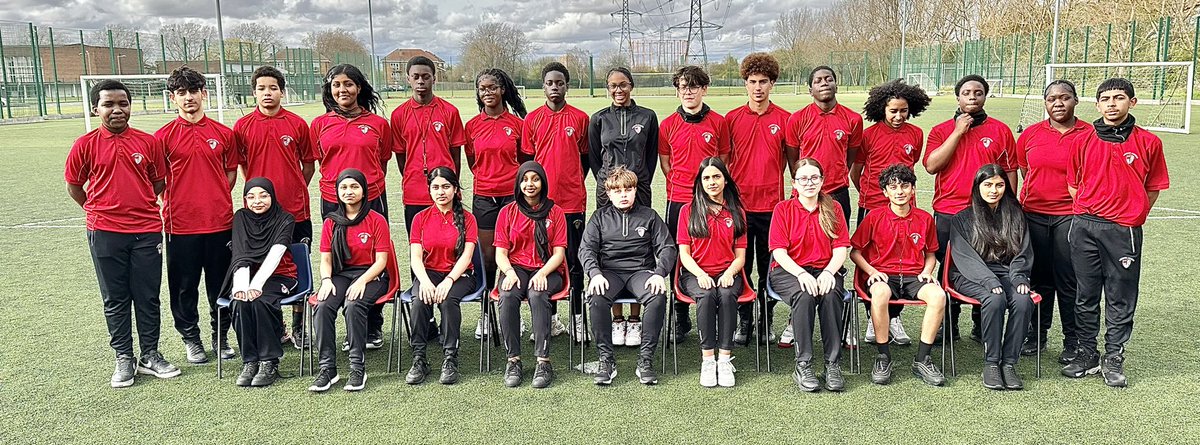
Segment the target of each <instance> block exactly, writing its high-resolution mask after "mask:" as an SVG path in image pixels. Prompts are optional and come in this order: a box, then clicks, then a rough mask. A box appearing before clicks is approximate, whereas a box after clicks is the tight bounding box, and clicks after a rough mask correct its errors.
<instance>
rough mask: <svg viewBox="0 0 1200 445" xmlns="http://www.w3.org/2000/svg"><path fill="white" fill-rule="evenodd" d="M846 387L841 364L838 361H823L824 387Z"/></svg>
mask: <svg viewBox="0 0 1200 445" xmlns="http://www.w3.org/2000/svg"><path fill="white" fill-rule="evenodd" d="M845 388H846V380H845V379H844V378H843V377H842V364H841V363H838V362H832V363H825V389H828V390H830V391H834V392H837V391H841V390H843V389H845Z"/></svg>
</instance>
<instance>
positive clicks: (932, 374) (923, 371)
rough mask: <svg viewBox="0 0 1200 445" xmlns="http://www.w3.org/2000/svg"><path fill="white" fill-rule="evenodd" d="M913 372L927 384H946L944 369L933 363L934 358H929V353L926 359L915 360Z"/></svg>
mask: <svg viewBox="0 0 1200 445" xmlns="http://www.w3.org/2000/svg"><path fill="white" fill-rule="evenodd" d="M912 372H913V375H915V376H917V377H920V378H921V381H923V382H925V384H926V385H930V386H942V385H945V384H946V376H945V375H943V374H942V371H940V370H938V369H937V366H934V365H933V359H931V358H929V356H928V355H927V356H925V359H924V360H921V361H919V362H913V364H912Z"/></svg>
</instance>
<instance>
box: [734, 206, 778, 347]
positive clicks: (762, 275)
mask: <svg viewBox="0 0 1200 445" xmlns="http://www.w3.org/2000/svg"><path fill="white" fill-rule="evenodd" d="M770 234H771V212H747V213H746V268H745V271H746V279H747V281H750V276H751V274H752V273H753V272H754V270H755V268H757V269H758V278H757V279H755V280H753V281H750V282H751V283H754V289H755V292H756V293H757V294H758V301H759V302H760V303H761V302H764V301H766V302H767V314H768V315H767V316H768V317H770V314H772V313H774V311H773V309H775V300H770V299H768V298H767V268H768V267H769V266H770V265H771V249H768V248H767V238H768V237H770ZM753 310H754V303H746V304H742V305H739V306H738V314H740V315H741V319H742V323H746V324H749V323H750V320H752V319H753V314H751V311H753ZM762 324H764V325H765V324H766V322H765V321H764V322H763V323H762ZM759 332H766V330H765V329H764V328H759Z"/></svg>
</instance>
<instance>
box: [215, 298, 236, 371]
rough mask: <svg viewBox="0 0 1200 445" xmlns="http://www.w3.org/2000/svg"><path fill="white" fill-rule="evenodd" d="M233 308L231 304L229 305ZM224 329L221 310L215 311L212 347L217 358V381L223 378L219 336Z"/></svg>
mask: <svg viewBox="0 0 1200 445" xmlns="http://www.w3.org/2000/svg"><path fill="white" fill-rule="evenodd" d="M230 306H231V307H232V306H233V303H230ZM223 330H224V329H221V310H220V309H217V343H216V344H214V345H212V346H213V355H214V356H216V357H217V379H218V380H220V379H223V378H225V374H224V372H223V371H224V370H223V369H222V367H221V362H222V361H223V360H221V334H222V332H221V331H223Z"/></svg>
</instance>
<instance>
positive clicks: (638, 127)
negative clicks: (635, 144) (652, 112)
mask: <svg viewBox="0 0 1200 445" xmlns="http://www.w3.org/2000/svg"><path fill="white" fill-rule="evenodd" d="M630 128H633V132H634V133H637V134H642V128H645V127H643V126H642V124H633V127H630Z"/></svg>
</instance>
